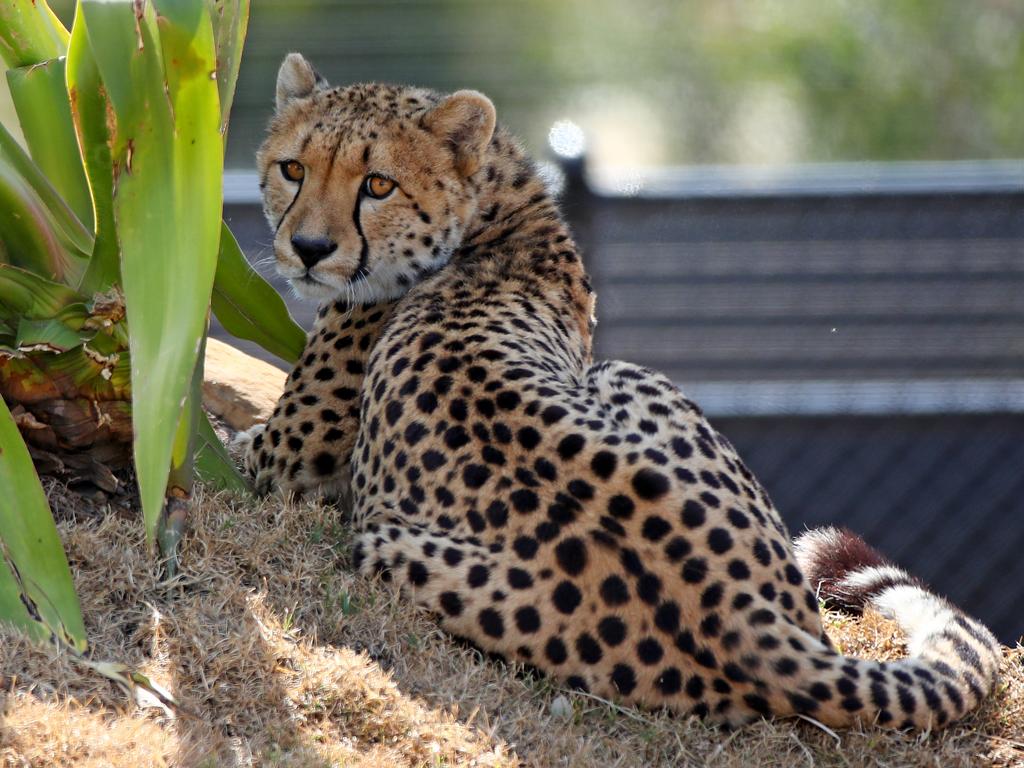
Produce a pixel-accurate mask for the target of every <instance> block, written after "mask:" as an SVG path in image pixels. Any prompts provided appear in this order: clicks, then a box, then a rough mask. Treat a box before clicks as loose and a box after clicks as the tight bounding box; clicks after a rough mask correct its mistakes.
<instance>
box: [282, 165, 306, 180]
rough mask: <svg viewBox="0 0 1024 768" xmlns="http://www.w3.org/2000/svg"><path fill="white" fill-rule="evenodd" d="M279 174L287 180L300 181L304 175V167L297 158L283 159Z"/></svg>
mask: <svg viewBox="0 0 1024 768" xmlns="http://www.w3.org/2000/svg"><path fill="white" fill-rule="evenodd" d="M281 175H282V176H284V177H285V178H286V179H288V181H302V179H303V177H305V175H306V169H305V168H303V167H302V163H300V162H299V161H298V160H285V161H284V162H283V163H281Z"/></svg>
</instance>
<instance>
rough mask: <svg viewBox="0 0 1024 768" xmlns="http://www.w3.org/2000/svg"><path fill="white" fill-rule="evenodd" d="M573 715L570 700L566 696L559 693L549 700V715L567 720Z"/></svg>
mask: <svg viewBox="0 0 1024 768" xmlns="http://www.w3.org/2000/svg"><path fill="white" fill-rule="evenodd" d="M572 715H573V709H572V702H570V701H569V699H568V697H566V696H563V695H562V694H559V695H558V696H555V698H554V699H553V700H552V702H551V716H552V717H557V718H558V719H559V720H569V719H570V718H571V717H572Z"/></svg>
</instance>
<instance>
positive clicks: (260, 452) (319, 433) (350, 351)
mask: <svg viewBox="0 0 1024 768" xmlns="http://www.w3.org/2000/svg"><path fill="white" fill-rule="evenodd" d="M392 307H393V304H368V305H361V306H357V307H354V308H351V309H350V308H348V307H347V306H345V305H343V304H342V303H341V302H336V303H334V304H331V305H325V306H324V307H323V308H321V310H320V313H319V315H318V317H317V321H316V324H315V325H314V326H313V330H312V331H310V334H309V337H308V339H307V341H306V348H305V350H304V351H303V353H302V359H301V360H300V361H299V362H298V363H297V364H296V366H295V369H294V370H293V371H292V372H291V374H290V375H289V376H288V381H287V383H286V385H285V390H284V393H283V394H282V395H281V398H280V399H279V400H278V403H277V407H276V408H274V413H273V415H272V416H271V417H270V419H269V420H268V421H267V423H266V424H260V425H257V426H255V427H253V428H252V429H250V430H248V431H247V432H243V433H241V434H240V435H239V436H238V438H236V442H235V448H236V450H238V451H239V452H241V453H243V458H242V462H243V466H244V469H245V471H246V472H247V474H248V475H249V476H250V477H252V478H253V479H254V481H255V487H256V491H257V492H258V493H261V494H265V493H270V492H272V491H279V492H284V493H295V494H297V495H311V496H326V497H328V498H335V499H344V497H345V496H346V495H347V493H348V485H349V459H350V457H351V454H352V446H353V445H354V444H355V441H356V435H357V433H358V430H359V402H360V394H361V391H362V386H363V379H364V376H365V369H366V362H367V360H368V359H369V356H370V352H371V351H372V349H373V345H374V344H375V343H376V340H377V338H378V336H379V334H380V330H381V328H382V327H383V326H384V324H385V323H386V322H387V320H388V318H389V317H390V315H391V309H392Z"/></svg>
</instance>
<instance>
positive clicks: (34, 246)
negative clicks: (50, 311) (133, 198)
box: [0, 129, 86, 285]
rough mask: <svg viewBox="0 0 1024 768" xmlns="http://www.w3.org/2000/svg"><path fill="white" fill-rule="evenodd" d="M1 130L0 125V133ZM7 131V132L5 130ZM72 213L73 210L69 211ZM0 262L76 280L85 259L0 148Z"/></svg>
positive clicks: (79, 276) (83, 267)
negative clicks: (7, 160)
mask: <svg viewBox="0 0 1024 768" xmlns="http://www.w3.org/2000/svg"><path fill="white" fill-rule="evenodd" d="M3 133H5V131H3V130H2V129H0V134H3ZM8 135H9V134H8ZM0 144H2V138H0ZM72 215H73V214H72ZM0 263H8V264H14V265H16V266H20V267H25V268H26V269H31V270H33V271H35V272H37V273H38V274H41V275H43V276H45V278H49V279H51V280H58V281H61V282H69V283H72V284H73V285H74V284H76V283H77V282H78V281H79V279H80V278H81V275H82V274H84V272H85V266H86V262H85V259H84V257H83V256H82V254H81V253H80V252H78V251H77V250H76V249H75V248H74V246H73V245H72V244H71V243H69V241H68V238H67V237H66V232H65V231H63V230H62V229H61V227H60V225H59V224H58V223H57V221H56V219H55V218H54V216H53V214H52V211H51V210H50V208H49V207H48V206H47V205H46V203H45V202H44V201H43V200H42V199H41V198H40V196H39V195H38V194H37V193H36V190H35V189H34V188H33V186H32V184H31V183H30V182H29V181H28V180H27V179H26V178H25V177H24V176H22V175H20V174H19V173H18V172H17V169H16V168H15V167H14V166H13V165H12V164H10V163H7V162H6V158H5V157H4V156H3V155H2V151H0Z"/></svg>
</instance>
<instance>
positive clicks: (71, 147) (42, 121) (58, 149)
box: [7, 58, 93, 224]
mask: <svg viewBox="0 0 1024 768" xmlns="http://www.w3.org/2000/svg"><path fill="white" fill-rule="evenodd" d="M64 64H65V61H64V59H63V58H60V59H50V60H49V61H43V62H40V63H39V64H32V65H31V66H27V67H20V68H19V69H11V70H8V71H7V85H8V86H9V87H10V89H11V99H12V100H13V101H14V108H15V110H16V111H17V113H18V121H19V122H20V123H21V132H22V134H23V135H24V136H25V142H26V143H27V144H28V149H29V152H31V154H32V159H33V160H35V163H36V165H37V166H38V167H39V170H40V171H42V173H43V175H44V176H46V178H47V179H49V181H50V183H51V184H53V186H54V187H55V188H56V189H57V192H58V193H59V194H60V195H61V197H62V198H63V199H64V200H65V201H66V202H67V204H68V205H69V206H70V207H71V210H72V211H74V212H75V216H76V217H77V218H78V220H79V221H80V222H88V223H89V224H92V220H93V216H92V200H91V198H90V196H89V185H88V183H87V182H86V179H85V171H84V170H83V169H82V157H81V155H80V154H79V152H78V140H77V139H76V138H75V128H74V125H73V124H72V122H71V104H70V102H69V100H68V87H67V83H66V82H65V74H64Z"/></svg>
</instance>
